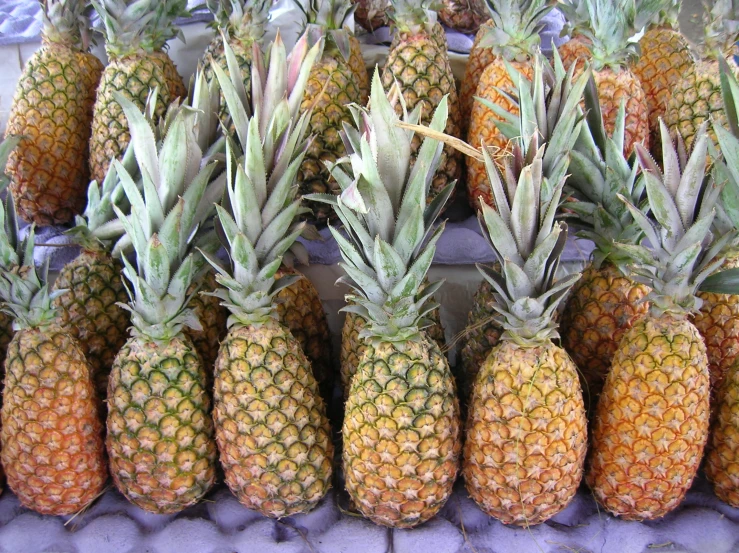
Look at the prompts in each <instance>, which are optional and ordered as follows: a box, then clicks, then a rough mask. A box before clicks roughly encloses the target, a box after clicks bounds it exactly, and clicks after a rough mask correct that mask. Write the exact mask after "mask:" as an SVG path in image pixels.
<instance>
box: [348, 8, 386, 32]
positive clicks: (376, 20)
mask: <svg viewBox="0 0 739 553" xmlns="http://www.w3.org/2000/svg"><path fill="white" fill-rule="evenodd" d="M354 1H355V4H356V6H357V8H356V11H355V12H354V20H355V21H356V22H357V23H359V24H360V25H361V26H362V27H364V28H365V29H367V30H368V31H369V32H373V31H374V30H375V29H379V28H380V27H386V26H387V25H389V24H390V19H389V18H388V10H389V9H390V0H354Z"/></svg>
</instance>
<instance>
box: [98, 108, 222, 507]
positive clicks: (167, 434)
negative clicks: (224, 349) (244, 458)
mask: <svg viewBox="0 0 739 553" xmlns="http://www.w3.org/2000/svg"><path fill="white" fill-rule="evenodd" d="M115 99H116V101H117V102H119V103H120V105H121V106H122V108H123V110H124V112H125V114H126V117H127V119H128V124H129V128H130V129H131V133H132V141H131V144H132V145H133V148H134V153H135V155H136V159H137V160H138V162H139V164H140V169H141V180H142V188H143V196H142V191H140V190H139V188H138V186H137V185H136V183H135V181H134V179H133V178H132V176H131V175H130V174H129V173H128V171H127V170H126V169H125V168H124V167H123V165H122V164H121V163H120V162H119V161H117V160H114V161H113V167H114V168H115V170H116V172H117V173H118V176H119V178H120V179H121V183H122V185H123V188H124V191H125V193H126V197H127V199H128V202H129V203H130V204H131V208H130V213H131V215H130V217H123V213H122V212H121V210H120V209H118V210H116V211H117V213H118V215H119V222H120V224H121V225H122V226H123V228H124V230H125V236H124V239H127V240H128V241H130V243H131V244H132V246H133V249H134V251H135V253H136V257H137V260H136V265H135V266H134V265H132V264H131V262H130V261H129V260H128V259H127V258H125V257H124V258H123V263H124V271H123V273H124V276H125V277H126V280H127V282H128V284H127V286H128V291H129V295H130V301H129V303H128V304H127V306H126V309H127V310H128V311H129V312H130V313H131V323H132V328H131V333H130V334H131V335H130V337H129V339H128V341H127V342H126V343H125V345H124V346H123V347H122V348H121V350H120V351H119V352H118V354H117V355H116V357H115V361H114V363H113V368H112V371H111V374H110V381H109V386H108V420H107V427H108V434H107V448H108V455H109V457H110V469H111V474H112V476H113V481H114V482H115V485H116V487H117V488H118V490H119V491H120V492H121V493H123V494H124V495H125V496H126V497H127V498H128V500H129V501H131V502H132V503H134V504H135V505H137V506H139V507H141V508H142V509H144V510H146V511H149V512H152V513H162V514H163V513H176V512H179V511H181V510H182V509H185V508H186V507H188V506H190V505H193V504H195V503H197V502H198V501H199V500H200V499H201V498H202V497H203V495H205V493H206V492H207V491H208V490H209V489H210V487H211V485H212V484H213V481H214V478H215V458H216V444H215V440H214V432H213V420H212V418H211V401H210V394H209V393H208V390H207V383H208V382H209V378H208V374H207V372H206V367H205V366H204V365H203V363H202V361H201V356H200V355H199V354H198V352H197V350H196V349H195V346H194V345H193V343H192V341H191V340H190V339H189V338H188V337H187V336H186V335H185V333H184V328H185V327H191V328H196V329H199V328H200V324H199V321H198V320H197V318H196V316H195V313H194V311H193V310H192V309H191V308H189V307H188V306H187V303H188V300H189V299H190V298H189V296H188V290H189V288H190V285H191V284H192V282H193V280H194V278H195V277H196V275H197V274H198V271H199V268H200V267H201V266H202V265H203V264H204V261H203V259H202V257H201V256H200V254H199V253H198V252H197V251H196V250H195V248H196V245H197V246H199V247H201V248H203V250H204V251H205V250H209V249H210V248H212V247H213V239H212V234H210V233H204V234H203V233H198V232H196V231H197V230H198V229H201V228H204V223H205V222H206V221H208V220H209V219H210V218H211V217H212V213H213V203H214V202H215V201H216V200H218V199H219V198H221V196H222V195H223V189H224V184H225V182H224V179H216V180H213V181H212V183H211V177H212V175H213V172H214V169H215V166H216V164H215V163H205V164H204V166H203V167H202V169H201V165H202V162H203V157H202V150H201V149H200V147H199V146H198V143H197V136H196V132H195V126H196V123H197V121H198V118H197V116H196V112H195V111H194V110H191V109H181V110H178V111H177V113H176V114H175V115H174V116H173V118H172V120H171V122H170V124H169V128H168V131H167V134H166V137H165V138H164V140H163V141H162V142H161V144H157V143H156V140H155V136H154V133H153V132H152V128H151V127H150V125H149V123H148V121H147V120H146V118H145V117H144V116H143V115H142V114H141V113H140V112H139V111H138V109H137V108H136V106H135V105H134V104H133V102H130V101H128V100H126V98H124V97H123V95H120V94H117V95H116V97H115ZM201 234H203V235H202V236H201Z"/></svg>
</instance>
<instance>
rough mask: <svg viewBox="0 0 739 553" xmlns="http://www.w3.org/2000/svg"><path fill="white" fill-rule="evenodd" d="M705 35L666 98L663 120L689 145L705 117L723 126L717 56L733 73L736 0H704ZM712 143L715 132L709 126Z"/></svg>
mask: <svg viewBox="0 0 739 553" xmlns="http://www.w3.org/2000/svg"><path fill="white" fill-rule="evenodd" d="M703 4H704V6H705V11H704V15H703V22H704V29H705V35H704V37H703V43H702V44H701V45H700V46H699V47H698V51H697V52H696V53H697V58H698V59H697V60H696V62H695V64H693V65H692V67H691V68H690V69H689V70H688V71H687V72H685V73H682V74H681V78H680V79H678V80H677V81H676V82H675V83H673V85H672V87H671V94H670V96H669V99H668V100H667V111H666V112H665V123H666V124H667V126H668V127H669V129H670V130H671V131H675V132H677V133H679V134H680V136H681V137H682V138H683V140H684V141H685V145H686V146H687V147H691V146H692V143H693V137H694V135H695V133H696V130H697V129H698V127H699V126H700V125H701V123H703V122H704V121H709V120H711V121H713V122H714V123H715V124H716V125H721V126H726V124H727V120H726V113H725V112H724V105H723V101H722V98H721V84H720V76H719V59H725V60H726V61H727V63H728V64H730V66H731V70H732V72H733V73H734V74H736V73H737V67H736V64H735V63H734V61H733V60H732V59H731V58H732V54H733V53H734V43H735V42H736V41H737V39H739V26H738V24H739V1H737V0H716V1H715V2H708V1H707V0H704V2H703ZM709 135H710V136H711V139H712V140H713V142H714V143H715V141H716V140H715V134H714V132H713V130H712V129H709Z"/></svg>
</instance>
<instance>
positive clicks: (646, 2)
mask: <svg viewBox="0 0 739 553" xmlns="http://www.w3.org/2000/svg"><path fill="white" fill-rule="evenodd" d="M680 4H681V0H637V4H636V28H637V29H643V28H645V27H652V26H654V27H659V26H667V27H670V28H672V29H677V28H678V15H679V14H680Z"/></svg>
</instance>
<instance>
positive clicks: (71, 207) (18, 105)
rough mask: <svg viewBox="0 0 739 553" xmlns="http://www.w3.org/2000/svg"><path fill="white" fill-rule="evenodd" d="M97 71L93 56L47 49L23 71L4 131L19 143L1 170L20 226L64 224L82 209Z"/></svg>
mask: <svg viewBox="0 0 739 553" xmlns="http://www.w3.org/2000/svg"><path fill="white" fill-rule="evenodd" d="M102 71H103V65H102V63H101V62H100V60H98V59H97V58H96V57H95V56H93V55H92V54H88V53H84V52H79V51H75V50H72V49H70V48H67V47H64V46H61V45H58V44H46V43H45V44H44V45H43V46H42V47H41V49H40V50H39V51H37V52H36V53H35V54H34V55H33V56H32V57H31V59H30V60H29V61H28V63H27V64H26V66H25V67H24V70H23V74H22V75H21V77H20V79H19V81H18V85H17V88H16V92H15V97H14V99H13V107H12V109H11V112H10V117H9V119H8V125H7V129H6V136H9V135H18V136H23V137H24V138H23V140H22V141H21V143H20V144H19V145H18V147H17V148H15V150H14V151H13V152H12V153H11V154H10V157H9V159H8V162H7V166H6V168H7V173H8V176H9V177H10V179H11V182H10V190H11V191H12V192H13V195H14V196H15V198H16V203H17V209H18V214H19V215H20V216H21V218H23V219H24V220H26V221H29V222H35V223H36V224H38V225H42V226H47V225H54V224H64V223H67V222H69V221H71V220H72V219H73V218H74V216H75V215H77V214H78V213H80V212H81V211H82V209H83V208H84V205H85V200H86V198H87V196H86V195H87V185H88V182H89V175H90V172H89V167H88V164H87V159H86V157H87V156H86V150H87V143H88V140H89V137H90V128H91V124H92V113H91V109H90V106H91V104H92V103H93V102H94V101H95V90H96V88H97V84H98V81H99V80H100V76H101V74H102Z"/></svg>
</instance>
